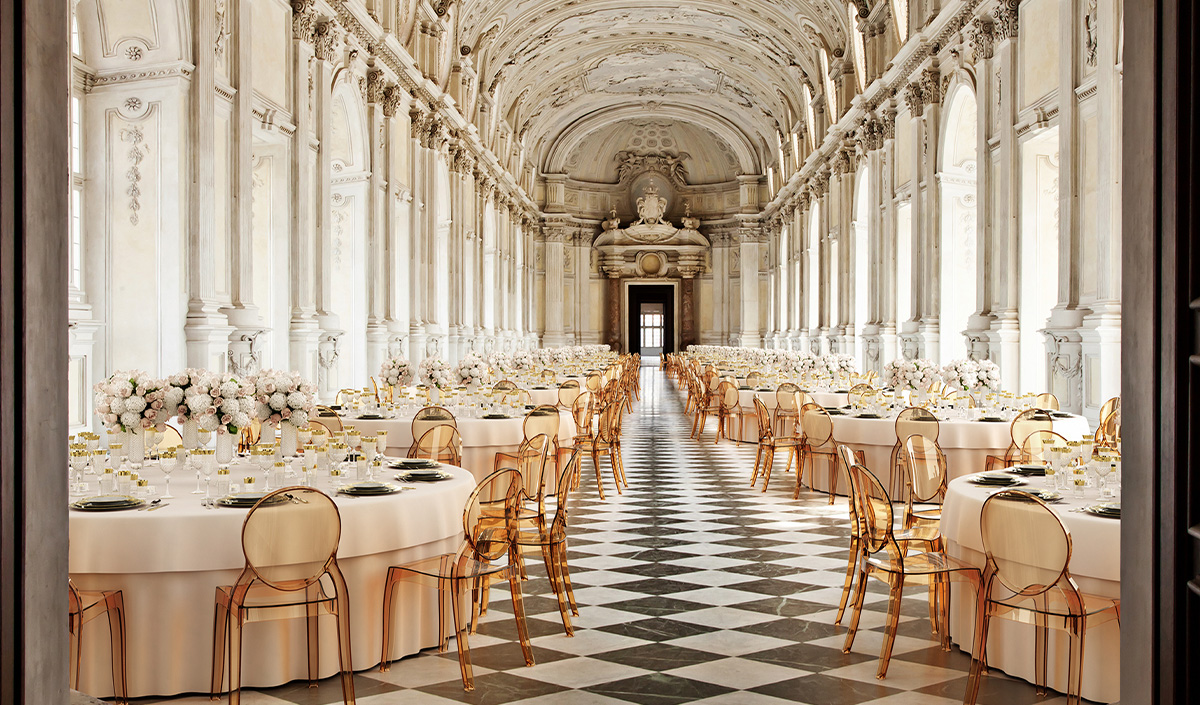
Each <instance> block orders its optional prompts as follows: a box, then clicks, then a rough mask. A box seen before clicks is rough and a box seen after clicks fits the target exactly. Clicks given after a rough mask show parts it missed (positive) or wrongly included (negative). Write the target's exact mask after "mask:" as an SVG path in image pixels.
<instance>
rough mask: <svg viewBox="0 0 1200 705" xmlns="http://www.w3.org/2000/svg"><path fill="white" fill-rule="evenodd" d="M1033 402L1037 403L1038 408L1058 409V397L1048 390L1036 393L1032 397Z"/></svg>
mask: <svg viewBox="0 0 1200 705" xmlns="http://www.w3.org/2000/svg"><path fill="white" fill-rule="evenodd" d="M1033 403H1034V404H1037V407H1038V408H1039V409H1049V410H1050V411H1058V397H1056V396H1054V395H1053V394H1051V393H1050V392H1045V393H1044V394H1039V395H1037V398H1035V399H1034V402H1033Z"/></svg>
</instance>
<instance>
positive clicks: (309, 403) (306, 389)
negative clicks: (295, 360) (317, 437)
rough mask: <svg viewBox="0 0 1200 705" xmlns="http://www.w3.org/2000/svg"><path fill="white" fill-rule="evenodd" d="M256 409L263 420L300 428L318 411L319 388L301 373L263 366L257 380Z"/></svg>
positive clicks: (255, 388) (256, 376)
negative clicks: (317, 392) (302, 376)
mask: <svg viewBox="0 0 1200 705" xmlns="http://www.w3.org/2000/svg"><path fill="white" fill-rule="evenodd" d="M253 384H254V401H255V413H256V414H257V416H258V418H259V420H261V421H262V422H263V423H269V424H273V425H277V424H279V423H280V422H282V421H287V422H288V423H290V424H292V425H293V426H296V427H297V428H300V427H304V426H307V425H308V420H309V418H310V417H311V416H312V414H313V413H314V412H315V411H316V398H315V396H314V395H315V394H316V391H317V390H316V388H315V387H313V385H312V384H309V383H308V382H305V381H304V380H303V379H301V377H300V375H299V373H296V372H286V371H282V370H263V371H261V372H259V373H258V374H257V375H255V377H254V380H253Z"/></svg>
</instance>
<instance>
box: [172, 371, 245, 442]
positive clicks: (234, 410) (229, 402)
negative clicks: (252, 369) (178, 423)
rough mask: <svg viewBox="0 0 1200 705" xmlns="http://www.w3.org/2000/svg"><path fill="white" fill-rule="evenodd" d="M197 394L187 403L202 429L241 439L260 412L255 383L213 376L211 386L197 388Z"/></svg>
mask: <svg viewBox="0 0 1200 705" xmlns="http://www.w3.org/2000/svg"><path fill="white" fill-rule="evenodd" d="M204 387H206V388H207V389H206V391H203V392H202V391H201V389H202V388H204ZM193 390H194V391H193V393H192V394H191V395H190V396H188V397H187V399H186V400H185V401H186V403H187V406H188V408H189V410H190V413H191V418H193V419H196V420H197V421H199V424H200V428H201V429H203V430H206V431H216V432H217V433H229V434H233V435H237V434H238V433H239V432H241V430H242V429H243V428H247V427H249V426H250V422H251V419H252V418H253V416H254V414H255V411H256V404H255V401H254V390H255V387H254V384H253V383H251V382H248V381H243V380H239V379H238V378H236V377H229V378H227V379H221V378H219V377H217V376H216V375H211V376H210V378H209V380H208V382H207V383H202V384H197V385H193Z"/></svg>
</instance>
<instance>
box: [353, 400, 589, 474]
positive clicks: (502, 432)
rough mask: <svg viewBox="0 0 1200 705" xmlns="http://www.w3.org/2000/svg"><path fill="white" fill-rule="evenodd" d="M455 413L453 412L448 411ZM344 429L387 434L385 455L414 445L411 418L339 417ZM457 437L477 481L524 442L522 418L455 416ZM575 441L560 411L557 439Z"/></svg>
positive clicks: (565, 413) (565, 414)
mask: <svg viewBox="0 0 1200 705" xmlns="http://www.w3.org/2000/svg"><path fill="white" fill-rule="evenodd" d="M450 412H451V413H454V410H453V409H451V410H450ZM342 424H343V425H351V426H354V428H355V429H357V430H358V431H359V432H360V433H362V435H364V436H370V435H371V434H373V433H375V432H377V431H387V435H388V439H387V442H388V447H387V454H388V455H393V456H399V457H404V456H405V455H407V454H408V449H409V448H410V447H411V446H412V444H413V437H412V416H397V417H396V418H393V419H356V418H350V417H348V416H344V417H342ZM455 424H456V425H457V426H458V434H459V435H460V436H462V441H463V456H462V466H463V467H464V468H466V469H467V470H470V471H471V474H472V475H474V476H475V480H476V481H479V480H482V479H483V478H485V477H487V476H488V475H490V474H492V469H493V468H494V467H495V459H496V453H515V452H516V451H517V448H518V447H519V446H520V445H521V441H522V439H524V438H525V425H524V424H525V417H524V416H516V417H513V418H508V419H482V418H475V419H471V418H463V417H461V416H459V415H458V414H455ZM574 437H575V421H574V419H572V418H571V414H570V413H569V412H568V411H566V410H564V409H559V412H558V438H559V444H560V445H569V444H570V442H571V439H572V438H574Z"/></svg>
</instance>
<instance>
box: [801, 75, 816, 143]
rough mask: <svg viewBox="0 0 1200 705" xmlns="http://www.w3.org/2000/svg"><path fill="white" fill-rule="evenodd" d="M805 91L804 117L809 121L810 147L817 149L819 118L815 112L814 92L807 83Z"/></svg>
mask: <svg viewBox="0 0 1200 705" xmlns="http://www.w3.org/2000/svg"><path fill="white" fill-rule="evenodd" d="M803 91H804V117H805V120H806V121H807V122H808V148H809V149H816V146H817V145H816V142H815V141H814V140H816V139H817V122H816V120H817V118H816V114H815V113H814V112H813V94H812V90H810V89H809V87H808V84H807V83H806V84H804V88H803Z"/></svg>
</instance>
